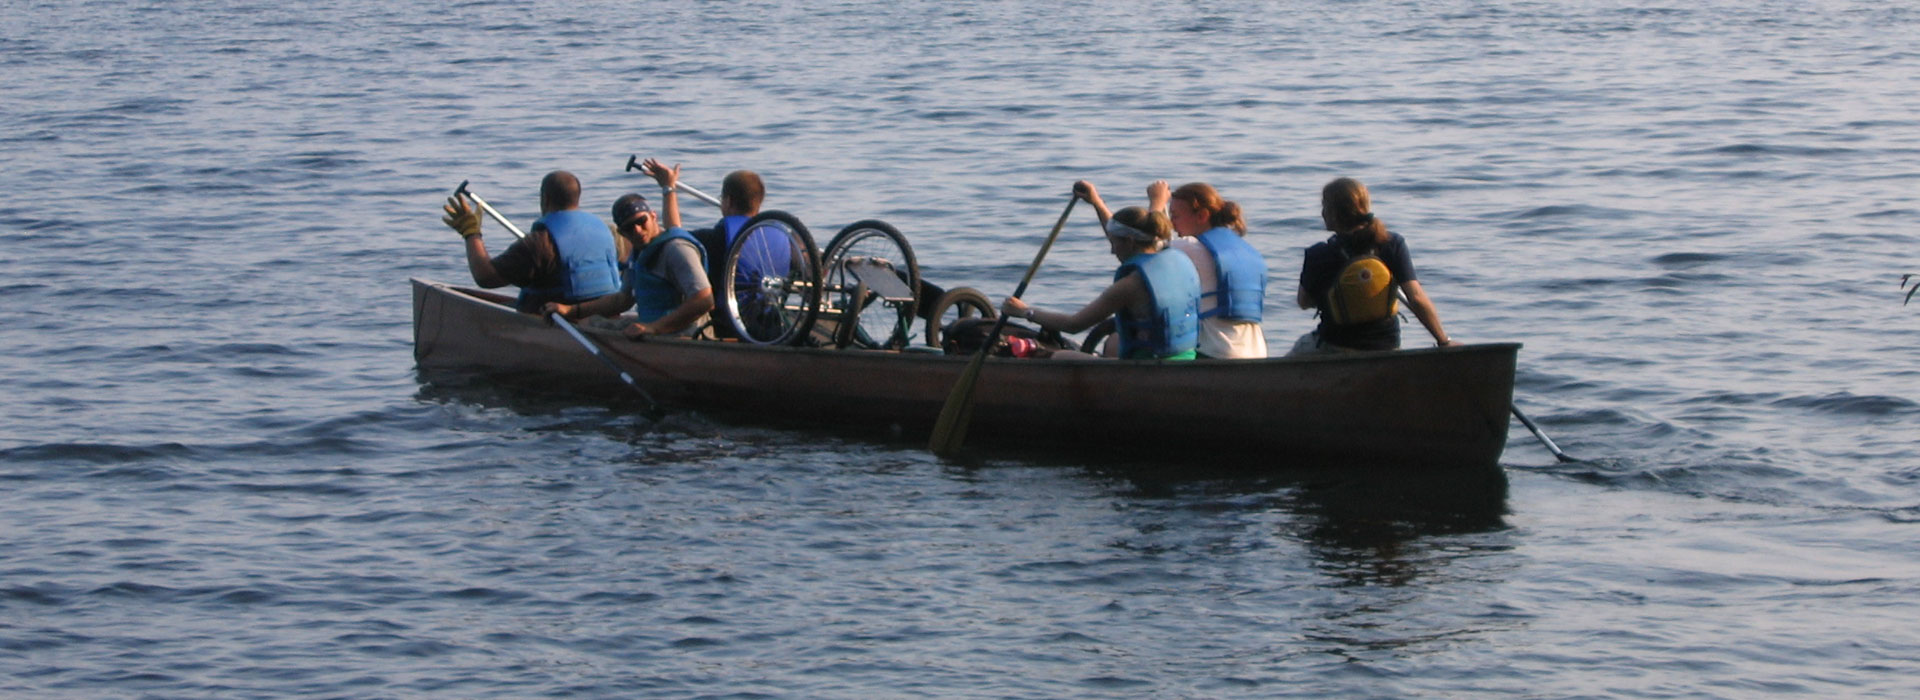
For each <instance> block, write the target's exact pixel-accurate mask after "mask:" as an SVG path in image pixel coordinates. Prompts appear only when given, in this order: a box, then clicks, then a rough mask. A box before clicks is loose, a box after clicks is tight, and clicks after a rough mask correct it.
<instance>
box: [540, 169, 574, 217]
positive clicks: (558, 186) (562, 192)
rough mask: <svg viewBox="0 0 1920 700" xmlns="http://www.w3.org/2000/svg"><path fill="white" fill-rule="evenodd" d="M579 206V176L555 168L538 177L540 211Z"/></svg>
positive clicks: (560, 209)
mask: <svg viewBox="0 0 1920 700" xmlns="http://www.w3.org/2000/svg"><path fill="white" fill-rule="evenodd" d="M578 208H580V178H577V177H574V176H573V173H570V172H567V171H565V170H555V171H553V172H550V173H547V176H546V177H544V178H541V179H540V211H541V212H542V213H545V212H550V211H565V210H567V209H578Z"/></svg>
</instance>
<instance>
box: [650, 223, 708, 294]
mask: <svg viewBox="0 0 1920 700" xmlns="http://www.w3.org/2000/svg"><path fill="white" fill-rule="evenodd" d="M647 272H651V273H653V274H656V275H659V276H661V277H665V278H667V279H670V280H673V284H674V286H675V287H677V288H679V290H680V298H681V299H686V298H688V297H691V296H693V295H695V294H698V293H699V292H700V290H702V289H711V288H712V287H713V283H712V282H709V281H708V280H707V270H706V268H704V267H701V265H700V249H699V248H697V247H695V246H694V244H692V243H689V242H687V241H685V240H683V239H678V238H676V239H673V240H670V241H667V247H666V248H665V249H663V250H661V251H660V254H659V255H657V256H655V257H654V259H653V265H651V266H649V267H648V268H647Z"/></svg>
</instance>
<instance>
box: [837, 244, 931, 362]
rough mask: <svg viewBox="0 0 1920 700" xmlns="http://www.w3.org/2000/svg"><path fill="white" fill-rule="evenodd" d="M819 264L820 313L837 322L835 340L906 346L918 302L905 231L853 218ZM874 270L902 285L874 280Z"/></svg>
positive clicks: (915, 268)
mask: <svg viewBox="0 0 1920 700" xmlns="http://www.w3.org/2000/svg"><path fill="white" fill-rule="evenodd" d="M820 269H821V272H822V274H823V275H824V278H823V279H822V281H821V287H820V291H821V301H820V316H821V317H822V318H830V319H835V320H836V322H837V323H838V324H839V325H838V326H836V328H837V329H840V330H838V331H837V332H835V333H834V336H835V343H834V344H835V345H839V346H841V347H847V346H849V345H852V346H858V347H864V348H893V349H898V348H903V347H906V345H907V335H908V331H909V329H910V328H911V327H912V325H913V319H914V315H915V314H916V313H918V311H919V307H920V298H919V294H918V290H919V289H920V263H919V262H917V261H915V260H914V258H913V246H910V245H908V244H907V238H906V236H902V235H900V231H899V230H897V229H895V228H894V227H893V226H891V225H889V224H887V222H885V221H880V220H877V219H868V220H866V221H857V222H854V223H853V224H850V225H848V226H847V227H846V228H844V229H841V230H840V233H839V235H836V236H834V237H833V242H831V243H828V244H827V251H826V252H825V253H823V254H822V255H821V256H820ZM878 275H891V276H892V277H894V278H897V279H899V280H900V282H901V283H902V286H900V287H898V288H894V287H892V286H891V285H889V284H886V282H887V281H888V280H880V279H875V277H876V276H878ZM863 276H864V277H863ZM863 283H864V284H863Z"/></svg>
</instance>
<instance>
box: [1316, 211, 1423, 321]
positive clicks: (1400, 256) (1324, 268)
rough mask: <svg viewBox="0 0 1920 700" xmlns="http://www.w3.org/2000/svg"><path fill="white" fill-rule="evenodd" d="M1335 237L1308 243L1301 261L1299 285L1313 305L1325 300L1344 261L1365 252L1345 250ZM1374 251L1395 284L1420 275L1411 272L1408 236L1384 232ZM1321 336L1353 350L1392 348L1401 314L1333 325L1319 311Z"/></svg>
mask: <svg viewBox="0 0 1920 700" xmlns="http://www.w3.org/2000/svg"><path fill="white" fill-rule="evenodd" d="M1336 240H1337V238H1336V239H1330V240H1328V241H1325V242H1321V243H1315V244H1313V245H1312V246H1311V247H1308V248H1307V255H1306V260H1305V261H1304V262H1302V263H1301V265H1300V288H1301V289H1304V290H1307V296H1308V298H1310V299H1312V300H1313V302H1314V305H1315V306H1318V305H1320V304H1322V303H1325V301H1326V296H1327V290H1328V289H1329V288H1331V287H1332V286H1333V283H1334V281H1335V280H1336V279H1338V278H1339V277H1340V270H1342V269H1344V268H1345V267H1346V266H1347V261H1348V260H1351V259H1353V257H1354V256H1358V255H1363V254H1365V253H1366V251H1365V250H1360V251H1356V252H1348V251H1347V250H1345V249H1344V248H1343V247H1342V246H1340V245H1337V244H1336V243H1335V241H1336ZM1373 253H1374V255H1376V256H1378V257H1379V258H1380V262H1381V263H1382V264H1384V265H1386V266H1387V272H1389V273H1391V274H1392V275H1393V283H1394V284H1395V285H1398V284H1402V283H1405V282H1412V281H1414V280H1417V279H1419V278H1418V277H1415V276H1414V271H1413V254H1412V253H1411V252H1410V251H1408V250H1407V239H1405V238H1401V237H1400V234H1397V233H1389V234H1387V242H1386V243H1384V244H1381V245H1379V246H1377V247H1374V248H1373ZM1320 340H1321V341H1322V342H1325V343H1331V344H1333V345H1338V346H1340V347H1343V348H1352V349H1355V350H1393V349H1396V348H1399V347H1400V317H1399V316H1398V315H1393V316H1388V317H1386V318H1383V319H1380V320H1378V321H1368V322H1366V323H1355V324H1350V325H1336V324H1334V323H1333V322H1332V321H1329V320H1327V316H1326V314H1324V313H1323V314H1321V315H1320Z"/></svg>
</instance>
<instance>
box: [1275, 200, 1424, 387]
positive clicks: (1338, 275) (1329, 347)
mask: <svg viewBox="0 0 1920 700" xmlns="http://www.w3.org/2000/svg"><path fill="white" fill-rule="evenodd" d="M1320 220H1321V222H1322V223H1324V224H1325V225H1326V227H1327V230H1328V231H1332V232H1333V236H1331V237H1329V238H1328V239H1327V240H1326V241H1325V242H1322V243H1316V244H1314V245H1313V246H1312V247H1309V248H1307V253H1306V260H1305V261H1304V262H1303V263H1302V264H1301V266H1300V289H1299V291H1298V292H1297V293H1296V294H1295V297H1296V298H1297V300H1298V301H1299V302H1300V308H1302V309H1318V310H1319V312H1320V326H1319V328H1317V329H1315V330H1314V331H1313V332H1311V333H1308V334H1306V335H1303V336H1301V337H1300V340H1299V341H1298V342H1295V343H1294V345H1293V349H1292V350H1290V351H1288V352H1287V354H1288V355H1304V354H1313V353H1326V352H1346V351H1354V350H1395V349H1398V348H1399V347H1400V318H1399V315H1398V314H1397V313H1396V311H1397V307H1396V305H1395V301H1396V299H1395V294H1394V289H1395V288H1398V289H1400V290H1401V291H1403V292H1404V293H1405V294H1406V300H1407V306H1408V307H1409V308H1410V309H1412V310H1413V315H1414V317H1415V318H1418V319H1420V323H1421V325H1423V326H1426V328H1427V332H1428V333H1431V334H1433V340H1434V342H1435V343H1437V344H1438V345H1439V346H1440V347H1448V346H1452V345H1458V344H1459V343H1456V342H1454V341H1453V339H1452V338H1449V337H1448V336H1447V331H1446V329H1445V328H1443V327H1441V325H1440V312H1439V311H1436V310H1435V309H1434V306H1433V301H1432V300H1431V299H1428V298H1427V294H1426V291H1424V290H1422V289H1421V288H1420V282H1419V280H1417V279H1416V278H1415V277H1414V271H1413V256H1412V254H1411V253H1410V252H1408V250H1407V241H1406V239H1404V238H1401V237H1400V234H1397V233H1393V232H1391V231H1388V230H1387V223H1386V222H1385V221H1381V220H1380V218H1379V217H1376V216H1374V215H1373V200H1372V197H1371V196H1369V195H1368V193H1367V187H1366V185H1362V184H1360V181H1359V180H1355V179H1353V178H1347V177H1343V178H1340V179H1337V180H1334V181H1333V182H1329V183H1327V186H1326V187H1324V188H1322V189H1321V190H1320Z"/></svg>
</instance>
